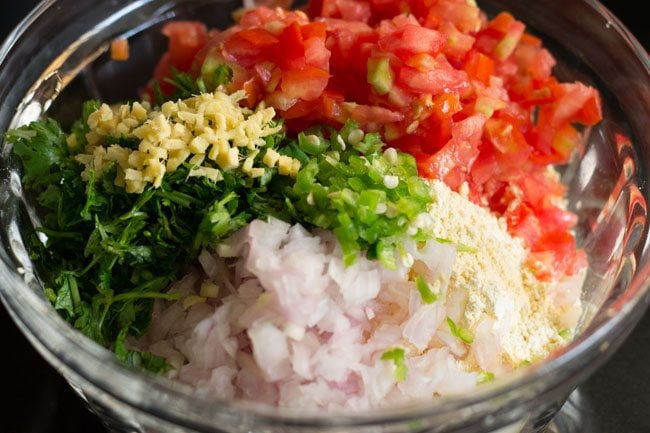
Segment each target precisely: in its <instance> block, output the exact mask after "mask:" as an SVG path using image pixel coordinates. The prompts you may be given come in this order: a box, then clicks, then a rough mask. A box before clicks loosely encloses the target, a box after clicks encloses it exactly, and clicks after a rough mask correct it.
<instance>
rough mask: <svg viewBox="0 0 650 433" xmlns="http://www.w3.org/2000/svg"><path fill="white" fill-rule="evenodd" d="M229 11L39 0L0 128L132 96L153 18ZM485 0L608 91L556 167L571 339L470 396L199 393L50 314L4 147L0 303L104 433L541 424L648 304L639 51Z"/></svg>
mask: <svg viewBox="0 0 650 433" xmlns="http://www.w3.org/2000/svg"><path fill="white" fill-rule="evenodd" d="M238 6H239V4H238V3H236V2H232V1H214V0H212V1H209V0H202V1H199V0H196V1H190V0H187V1H181V0H177V1H165V2H163V1H159V0H149V1H142V0H141V1H130V2H128V1H127V2H125V1H118V0H113V1H107V2H102V3H99V4H97V3H95V2H94V1H90V0H84V1H76V0H62V1H48V2H45V3H43V4H42V5H41V6H40V7H39V9H38V10H37V11H35V12H34V13H33V14H32V15H31V16H30V17H29V18H28V20H27V21H26V22H25V23H24V25H23V27H22V29H19V30H18V31H17V32H16V33H14V34H13V35H12V36H11V37H10V38H9V40H8V41H7V43H6V44H5V45H4V47H3V48H2V51H0V80H2V82H5V83H12V85H11V86H5V87H2V88H0V98H2V100H3V104H2V105H1V106H0V130H1V131H6V130H7V129H9V128H10V127H15V126H18V125H20V124H23V123H26V122H28V121H30V120H35V119H36V118H38V117H39V116H41V115H43V114H44V113H47V114H49V115H52V116H54V117H56V118H59V119H62V120H64V123H65V121H71V120H72V119H74V118H75V117H76V115H77V113H79V112H80V107H81V104H82V102H83V101H85V100H86V99H89V98H101V99H103V100H106V101H108V102H117V101H121V100H125V99H133V98H136V97H137V94H138V89H140V88H141V87H142V86H144V85H145V84H146V81H147V79H148V78H149V77H150V76H151V73H152V68H153V67H152V65H154V64H155V61H156V60H157V58H158V56H159V55H160V54H161V53H162V51H163V50H164V48H165V39H164V37H163V36H162V35H161V34H160V32H159V30H160V24H161V23H162V22H165V21H167V20H170V19H174V18H181V19H191V18H199V17H200V19H201V20H203V21H206V22H207V24H208V25H210V26H217V27H218V26H223V25H224V24H225V23H227V22H229V21H230V16H231V12H232V11H234V10H235V9H236V8H237V7H238ZM481 6H482V7H489V8H491V9H489V10H493V11H496V10H503V9H506V10H510V11H511V12H512V13H513V14H514V15H515V16H517V17H519V18H520V19H522V20H523V21H525V22H526V23H528V24H529V26H530V27H529V28H530V29H531V30H532V31H534V32H536V33H537V34H539V35H540V36H541V37H542V38H543V40H544V41H545V43H546V44H547V46H548V47H549V49H551V51H552V52H553V53H554V55H556V57H557V58H558V59H559V61H560V64H559V66H558V69H557V71H558V75H559V76H560V78H561V79H563V80H575V79H579V80H583V81H587V82H590V83H592V84H594V85H595V86H596V87H598V88H599V89H600V90H601V92H602V95H603V102H604V110H605V117H606V119H607V120H606V121H604V122H603V123H602V124H600V125H598V126H597V127H595V128H593V129H592V130H591V131H590V132H589V134H588V135H587V139H586V141H585V145H584V150H583V152H582V153H581V155H579V156H577V157H576V159H575V160H574V161H573V163H572V164H570V165H569V166H568V167H566V169H565V170H564V172H563V179H564V180H565V182H566V183H567V185H568V187H569V196H570V200H569V205H570V207H571V208H572V209H573V210H574V211H575V212H576V213H577V214H578V215H579V217H580V223H579V227H578V236H579V239H580V242H581V244H582V246H583V247H584V248H585V250H586V251H587V253H588V254H589V256H590V271H589V275H588V277H587V280H586V282H585V288H584V293H583V300H584V301H585V303H586V304H587V305H588V306H589V308H586V309H585V311H584V314H583V318H582V322H581V323H582V325H581V329H582V333H581V335H580V336H579V337H578V338H577V339H576V341H575V342H573V343H572V344H571V345H570V347H568V348H567V349H565V350H563V351H561V352H560V353H557V354H555V355H554V357H553V359H551V360H549V362H546V363H541V364H538V365H533V366H531V367H529V368H526V369H522V370H520V371H518V372H515V373H514V374H512V375H511V376H509V377H507V378H504V379H503V380H502V381H497V382H496V383H494V384H490V385H486V386H484V387H481V389H480V390H477V392H476V393H474V394H472V395H470V396H465V397H461V398H450V399H445V400H440V401H436V402H432V403H431V404H429V405H414V406H412V407H406V408H395V409H388V410H383V411H381V412H378V411H374V412H373V411H371V412H368V413H364V414H359V415H351V414H327V415H324V414H322V413H310V414H304V413H296V412H291V411H288V410H277V409H274V408H268V407H260V406H257V405H254V404H251V403H246V402H217V403H215V402H206V401H201V400H199V399H197V398H195V397H192V396H191V395H190V394H191V393H190V390H188V389H187V388H185V387H183V386H181V385H179V384H176V383H170V382H168V381H166V380H164V379H162V378H159V377H149V376H145V375H139V374H135V373H133V372H130V371H127V370H125V369H123V368H122V367H121V366H120V365H119V364H118V363H117V362H116V361H115V360H114V359H113V356H112V354H111V353H109V352H108V351H106V350H104V349H103V348H100V347H98V346H97V345H96V344H94V343H93V342H91V341H88V340H86V339H84V338H80V335H79V334H78V333H77V332H76V331H73V330H72V329H71V328H70V327H69V326H68V325H67V324H66V323H65V322H64V321H63V320H62V319H60V318H59V317H58V315H57V314H56V313H55V312H54V310H53V309H52V308H51V306H50V305H49V303H48V302H47V301H46V300H45V298H44V296H43V294H42V287H41V285H40V283H39V280H38V277H37V275H35V274H33V272H32V269H31V265H30V261H29V256H28V253H27V252H26V251H25V248H24V246H23V242H22V237H21V236H22V235H21V233H22V230H23V228H24V227H26V225H27V224H30V221H31V224H36V216H35V213H34V211H33V206H32V203H31V202H30V201H29V198H28V197H24V195H23V193H22V190H21V188H20V177H19V173H18V170H17V164H16V162H17V161H15V160H14V159H13V158H12V157H11V154H10V149H8V148H7V146H5V145H4V144H3V147H2V158H3V160H2V166H3V170H2V172H1V174H0V202H1V203H2V206H0V220H1V226H2V234H1V235H2V250H1V251H2V252H1V253H0V258H1V263H0V282H1V288H0V297H1V298H2V300H3V302H4V303H5V305H6V306H7V308H8V310H9V312H10V314H11V315H12V317H13V318H14V320H15V321H16V323H17V324H18V326H19V327H20V328H21V330H22V331H23V332H24V333H25V335H26V336H27V337H28V338H29V340H30V341H31V342H32V344H34V346H35V347H36V348H37V349H38V350H39V352H40V353H41V354H42V355H43V356H44V357H45V358H46V359H47V360H48V362H50V363H51V364H52V365H54V366H55V367H56V368H57V370H58V371H60V372H61V374H62V375H63V376H64V377H66V379H67V380H68V381H69V382H70V384H71V385H72V386H73V387H74V389H75V390H77V392H78V393H79V394H80V395H81V396H82V397H83V398H84V399H85V400H86V401H87V402H88V405H89V407H91V408H92V409H93V410H94V411H95V412H96V413H97V414H98V415H99V416H100V417H101V418H102V419H103V420H104V422H105V423H106V425H107V426H108V427H109V428H110V429H111V430H113V431H120V432H176V431H183V432H258V431H264V432H328V431H329V432H335V431H336V432H355V433H357V432H373V433H374V432H407V431H408V432H412V431H418V432H467V433H471V432H498V433H511V432H512V433H516V432H525V433H531V432H541V431H543V430H544V428H545V427H546V426H547V425H548V424H549V422H550V421H551V420H552V418H553V416H554V415H555V414H556V413H557V411H558V410H559V409H560V408H561V407H562V404H563V403H564V402H565V401H566V399H567V396H568V395H569V394H570V393H571V392H572V390H573V389H574V388H575V387H576V386H577V385H578V384H579V383H581V382H582V381H583V380H584V379H586V377H588V375H589V374H591V372H593V371H594V370H595V369H596V368H597V367H599V366H600V365H601V364H602V363H604V362H605V361H606V360H607V359H608V357H609V355H610V354H611V353H612V352H613V351H614V350H616V348H617V347H618V346H619V345H620V344H621V343H622V341H623V339H624V338H625V337H626V336H627V335H628V333H629V332H630V331H631V329H632V328H633V327H634V325H635V324H636V323H637V321H638V320H639V318H640V317H641V315H642V313H643V312H644V311H645V309H646V305H647V304H646V303H645V302H644V299H645V298H647V294H648V282H647V281H648V278H647V276H648V272H649V271H650V269H648V237H647V228H646V198H647V197H646V196H644V194H643V193H642V192H641V191H640V190H639V187H638V186H639V185H640V184H642V183H644V182H645V180H644V179H645V173H647V172H648V168H649V167H648V165H649V164H650V154H649V151H650V142H649V141H648V137H650V123H649V122H647V119H648V117H649V116H650V114H649V113H648V111H649V109H650V108H649V107H650V90H649V82H650V78H649V69H650V68H649V64H648V59H647V55H646V54H645V52H644V51H643V50H642V49H641V48H640V47H639V46H638V45H637V44H636V43H635V42H634V40H633V38H632V37H631V36H630V35H628V34H626V33H625V31H624V30H622V29H621V28H620V26H619V24H618V23H617V21H616V19H615V18H613V17H611V16H609V15H608V14H607V12H606V11H604V10H602V7H601V6H600V5H598V4H597V3H596V2H593V1H582V2H580V1H576V2H557V1H538V2H534V4H531V3H529V2H526V3H525V4H524V3H522V2H519V1H517V0H508V1H506V0H493V1H488V2H482V4H481ZM26 30H28V31H26ZM118 37H128V38H129V41H130V45H131V51H132V55H131V59H130V60H129V61H128V62H113V61H111V60H110V58H109V55H108V48H109V44H110V41H111V40H112V39H114V38H118ZM43 41H45V42H43ZM16 71H20V74H17V73H16ZM624 135H625V136H628V137H630V140H627V139H623V138H622V137H623V136H624ZM554 428H555V427H554ZM567 428H568V427H566V426H564V427H563V425H562V424H561V423H558V425H557V430H556V431H558V432H570V431H572V430H568V429H567Z"/></svg>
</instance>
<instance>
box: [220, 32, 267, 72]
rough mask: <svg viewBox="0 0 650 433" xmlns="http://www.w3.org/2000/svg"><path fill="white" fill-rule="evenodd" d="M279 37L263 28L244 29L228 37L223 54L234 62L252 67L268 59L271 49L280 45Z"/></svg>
mask: <svg viewBox="0 0 650 433" xmlns="http://www.w3.org/2000/svg"><path fill="white" fill-rule="evenodd" d="M278 42H279V40H278V38H277V37H275V35H273V34H272V33H271V32H269V31H268V30H265V29H262V28H252V29H244V30H241V31H239V32H237V33H235V34H233V35H232V36H231V37H230V38H228V39H227V40H226V41H225V42H224V44H223V56H224V58H225V59H226V60H227V61H229V62H232V63H236V64H238V65H239V66H242V67H244V68H250V67H252V66H254V65H255V64H256V63H258V62H263V61H266V60H267V55H268V53H269V51H270V50H272V49H273V48H275V46H277V45H278Z"/></svg>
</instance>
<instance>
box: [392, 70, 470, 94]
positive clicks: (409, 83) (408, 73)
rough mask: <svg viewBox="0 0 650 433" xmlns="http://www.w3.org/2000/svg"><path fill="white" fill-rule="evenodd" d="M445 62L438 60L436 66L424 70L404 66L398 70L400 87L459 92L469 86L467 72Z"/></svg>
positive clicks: (431, 91) (425, 91) (414, 90)
mask: <svg viewBox="0 0 650 433" xmlns="http://www.w3.org/2000/svg"><path fill="white" fill-rule="evenodd" d="M445 63H446V62H444V63H443V62H438V67H436V68H433V69H431V70H428V71H426V72H421V71H418V70H417V69H414V68H409V67H404V68H401V70H400V72H399V76H398V77H399V78H398V80H399V82H400V83H401V85H402V87H404V88H405V89H408V90H410V91H412V92H416V93H431V94H433V95H437V94H439V93H442V92H445V91H447V92H460V91H462V90H464V89H466V88H468V87H469V82H468V80H467V73H466V72H465V71H459V70H456V69H454V68H452V67H451V65H449V64H448V63H447V64H445Z"/></svg>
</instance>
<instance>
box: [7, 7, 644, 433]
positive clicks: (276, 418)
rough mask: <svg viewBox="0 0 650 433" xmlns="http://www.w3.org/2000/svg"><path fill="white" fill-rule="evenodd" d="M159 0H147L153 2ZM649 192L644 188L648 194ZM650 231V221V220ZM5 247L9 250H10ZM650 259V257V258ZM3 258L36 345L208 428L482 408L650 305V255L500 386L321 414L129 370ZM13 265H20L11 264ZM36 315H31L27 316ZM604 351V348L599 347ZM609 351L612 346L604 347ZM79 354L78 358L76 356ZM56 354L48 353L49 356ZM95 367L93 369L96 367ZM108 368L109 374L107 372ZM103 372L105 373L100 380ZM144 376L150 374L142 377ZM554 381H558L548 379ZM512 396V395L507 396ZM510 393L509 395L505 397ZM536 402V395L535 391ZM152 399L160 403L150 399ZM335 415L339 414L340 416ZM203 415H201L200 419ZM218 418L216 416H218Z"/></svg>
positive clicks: (14, 310) (133, 402) (111, 390)
mask: <svg viewBox="0 0 650 433" xmlns="http://www.w3.org/2000/svg"><path fill="white" fill-rule="evenodd" d="M150 1H154V0H142V1H141V3H147V2H150ZM583 2H584V3H586V4H587V5H588V6H590V7H591V8H593V9H594V10H595V11H596V12H597V13H598V14H599V15H600V16H601V17H602V18H603V19H605V20H606V21H607V22H608V23H610V24H611V26H612V27H613V29H614V30H615V31H616V32H617V33H618V34H619V35H620V36H621V37H622V38H624V39H625V40H626V41H627V43H628V45H629V46H630V47H632V49H633V51H634V53H635V55H636V57H637V59H638V60H639V61H640V63H641V64H642V65H643V66H644V68H645V71H646V72H647V76H648V77H650V57H649V56H648V53H647V52H646V50H645V49H644V48H643V47H642V46H641V44H640V43H639V42H638V40H637V39H636V37H635V36H634V35H633V34H632V33H631V32H630V31H629V30H628V29H627V28H626V27H625V26H624V25H623V24H622V23H621V22H620V20H619V19H618V18H617V17H616V16H614V15H613V14H612V13H611V12H610V11H609V10H608V9H607V8H606V7H605V6H604V5H602V4H601V3H600V2H599V1H597V0H583ZM57 3H58V1H57V0H43V1H42V2H41V3H39V4H38V5H37V6H36V8H34V9H33V10H32V11H31V12H30V14H29V15H27V17H25V19H24V20H23V21H22V22H21V23H20V24H19V25H18V26H17V27H16V28H14V30H13V31H12V32H11V33H10V34H9V36H8V37H7V38H6V39H5V41H4V42H3V44H2V46H1V47H0V65H1V64H2V63H3V62H4V60H5V58H6V57H7V56H8V54H9V53H10V51H11V50H12V48H13V47H14V45H15V43H16V42H17V41H18V40H19V39H20V38H21V37H22V36H23V35H24V34H25V33H26V32H28V31H29V29H30V26H31V25H32V24H33V23H34V22H35V21H36V20H37V19H38V17H40V16H41V15H42V14H44V13H46V12H47V11H48V10H49V9H50V7H52V6H54V5H55V4H57ZM646 195H647V192H646V193H644V194H643V196H644V197H645V196H646ZM646 231H647V225H646ZM2 252H3V253H4V248H3V251H2ZM644 258H645V257H644ZM2 259H3V260H0V262H1V264H0V270H1V272H0V282H2V284H1V285H0V299H2V302H3V303H4V305H5V307H6V309H7V310H8V312H9V313H10V316H11V317H12V319H13V320H14V321H15V322H16V323H17V324H19V327H20V328H21V331H22V332H23V333H25V334H26V335H27V336H28V338H30V341H31V342H32V344H34V345H35V346H37V349H39V351H40V352H41V355H43V356H45V357H46V358H49V357H50V356H54V357H55V358H56V359H57V360H59V361H60V362H61V363H62V368H63V369H64V370H66V371H68V372H70V373H74V374H75V375H77V376H78V377H79V378H81V379H82V380H84V381H87V382H88V383H91V384H92V385H93V386H95V387H97V388H98V389H99V390H101V392H103V393H106V394H107V395H110V396H111V397H113V398H116V399H118V400H120V401H122V402H124V403H126V404H128V405H129V406H132V407H134V408H137V409H139V410H141V411H143V412H152V411H154V413H155V415H156V416H158V417H160V418H162V419H165V420H167V421H171V422H180V423H182V425H185V426H198V427H199V428H206V427H207V428H209V427H210V425H212V426H214V423H213V422H214V421H215V420H217V419H218V417H219V416H227V417H232V416H233V415H234V414H236V415H235V416H237V417H239V418H245V417H253V418H254V419H255V421H256V422H263V423H268V424H270V425H279V424H282V425H283V426H287V425H292V426H319V425H321V426H324V425H327V426H331V427H343V426H363V425H368V424H370V425H374V424H376V423H386V422H388V423H395V422H400V421H405V420H412V419H413V418H427V417H429V416H432V415H439V414H443V413H451V412H456V411H458V410H459V409H467V408H468V407H479V406H480V405H483V404H485V403H489V402H490V401H494V400H496V399H500V401H502V402H504V401H510V400H512V399H514V398H515V397H518V398H520V397H521V396H518V395H517V393H516V392H514V391H517V390H521V389H526V388H534V384H536V383H539V381H540V380H542V379H546V380H547V381H548V380H549V378H553V377H555V380H557V378H559V377H562V375H560V374H557V373H558V372H559V371H560V370H561V369H562V368H563V367H565V366H566V365H568V364H569V363H570V361H571V360H573V359H576V358H580V357H583V356H585V357H586V356H588V355H589V352H590V351H592V349H593V348H594V347H597V346H598V347H600V346H602V345H603V344H608V343H607V342H606V340H607V338H608V337H609V336H610V335H612V334H613V333H615V332H617V331H618V332H622V330H623V328H626V326H627V325H628V320H629V319H630V318H631V317H633V316H634V315H635V314H636V319H637V320H638V319H639V318H640V317H641V314H642V313H643V312H644V311H645V310H646V309H647V307H648V305H647V304H648V302H650V297H649V296H648V295H649V294H650V259H649V260H644V261H642V263H639V267H638V268H637V269H636V272H635V273H634V277H633V279H632V281H631V282H630V284H629V286H628V288H627V290H628V291H630V290H631V291H632V293H633V296H632V297H630V298H629V299H627V300H626V302H625V304H624V305H622V306H621V308H620V311H618V312H617V313H616V314H614V315H612V316H611V317H610V318H609V320H607V321H604V322H602V323H599V324H597V326H596V327H595V328H594V329H591V327H589V328H588V330H587V331H588V332H584V333H583V334H582V335H580V336H579V337H578V338H576V339H575V340H573V341H572V342H571V343H570V344H569V345H567V346H565V347H563V348H562V349H561V350H560V351H559V352H558V353H557V355H556V356H554V357H553V358H552V359H550V360H545V361H544V362H542V363H540V364H533V365H531V366H528V367H525V368H520V369H518V370H516V371H514V372H512V373H509V374H508V375H506V376H505V377H503V378H502V379H500V380H498V381H496V382H495V383H493V384H485V385H483V386H481V387H478V388H476V389H475V390H474V391H473V392H472V395H454V396H449V397H444V398H440V399H434V400H432V401H427V402H418V403H415V404H412V405H407V406H400V407H399V408H389V409H386V408H381V409H372V410H368V411H365V412H355V413H348V412H346V413H331V412H328V413H314V414H309V415H307V416H306V415H305V414H304V413H298V412H295V411H293V410H287V409H284V408H280V409H278V408H272V407H268V406H266V405H260V404H255V403H250V402H237V401H227V400H216V401H215V400H206V399H202V398H200V397H198V396H196V395H192V394H191V388H190V387H189V386H186V385H182V384H179V383H177V382H172V381H170V380H168V379H165V378H162V377H158V376H154V375H151V374H146V373H145V374H144V375H143V374H142V373H137V372H134V371H131V370H128V369H126V368H124V367H123V366H122V364H120V363H119V362H118V361H117V360H116V359H115V357H114V356H113V353H112V352H110V351H109V350H107V349H105V348H103V347H101V346H100V345H98V344H97V343H95V342H94V341H92V340H90V339H88V338H85V337H84V338H79V336H81V333H80V332H78V331H76V330H75V329H74V328H72V327H71V326H70V325H69V324H68V323H67V322H66V321H65V320H64V319H62V318H61V317H60V316H59V314H58V313H57V312H56V311H55V310H54V309H53V308H52V307H51V304H50V303H49V302H48V301H47V300H45V299H44V298H43V297H41V296H39V295H38V294H37V293H36V292H34V291H33V290H31V289H30V288H29V287H28V285H27V284H26V283H25V281H24V279H23V278H22V276H21V275H20V274H19V273H18V272H17V271H16V269H14V268H11V267H10V266H8V263H7V262H5V257H4V256H3V257H2ZM12 264H14V263H12ZM29 318H31V320H26V319H29ZM600 349H603V348H602V347H600ZM604 350H607V348H604ZM69 353H73V354H74V356H70V355H69ZM48 360H49V359H48ZM89 366H91V367H92V368H89ZM104 372H108V374H103V373H104ZM98 376H102V377H101V378H100V377H98ZM143 379H144V380H143ZM551 382H553V379H551V380H550V381H549V382H547V384H548V383H551ZM147 394H149V395H155V396H156V397H163V398H161V399H160V400H161V401H163V402H168V401H174V402H176V403H179V402H182V403H183V404H182V405H177V404H174V405H172V406H171V410H170V408H169V407H166V408H165V410H164V411H163V410H161V409H160V408H158V405H157V403H156V401H155V400H153V399H149V400H148V401H144V400H142V399H141V397H142V396H143V395H147ZM510 395H512V397H509V398H508V397H507V396H510ZM504 397H506V398H505V399H504ZM528 399H529V401H532V400H533V399H534V396H533V395H529V396H528ZM151 400H153V401H151ZM333 415H335V416H333ZM196 417H199V418H198V419H197V418H196ZM211 421H213V422H211Z"/></svg>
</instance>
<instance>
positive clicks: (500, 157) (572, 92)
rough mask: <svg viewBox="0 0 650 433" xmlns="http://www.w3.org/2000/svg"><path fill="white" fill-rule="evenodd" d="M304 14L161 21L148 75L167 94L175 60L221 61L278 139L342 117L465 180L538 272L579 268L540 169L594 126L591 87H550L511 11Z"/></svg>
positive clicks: (193, 68)
mask: <svg viewBox="0 0 650 433" xmlns="http://www.w3.org/2000/svg"><path fill="white" fill-rule="evenodd" d="M305 10H306V11H307V14H308V15H306V14H305V13H303V12H302V11H287V10H284V9H281V8H273V9H271V8H267V7H256V8H253V9H250V10H247V11H245V12H244V14H243V16H242V17H241V20H240V21H239V23H238V24H237V25H235V26H233V27H231V28H229V29H227V30H224V31H222V32H217V31H211V32H209V33H208V32H207V31H206V29H205V28H204V27H201V25H198V24H197V23H187V22H186V23H177V24H175V25H173V26H169V27H165V34H166V35H167V36H168V37H169V39H170V42H169V52H168V53H167V54H166V55H165V56H163V57H162V59H161V61H160V63H159V64H158V66H157V68H156V72H155V78H156V79H157V80H158V81H160V82H161V87H162V90H163V91H164V92H165V93H169V92H171V91H172V90H173V89H172V88H171V86H169V85H168V84H167V83H165V82H163V79H164V78H165V77H168V76H169V74H170V72H171V70H172V68H176V69H179V70H182V71H190V72H192V73H193V74H194V75H197V76H198V75H199V74H202V75H203V78H204V81H205V83H207V84H208V85H210V79H211V78H212V77H211V75H210V71H213V70H215V69H216V67H217V66H219V65H221V64H225V65H227V66H229V67H230V68H231V69H232V71H233V79H232V82H231V83H230V84H229V85H228V87H227V89H228V90H229V91H234V90H238V89H244V90H245V91H246V93H247V98H246V100H245V103H246V104H247V105H248V106H250V107H254V106H255V105H256V104H258V103H260V102H262V101H264V102H265V103H266V104H267V105H269V106H272V107H274V108H275V109H276V110H277V111H278V113H279V115H280V116H281V117H283V119H284V120H285V124H286V125H287V128H288V133H293V132H297V131H300V130H303V129H305V128H308V127H311V126H314V125H317V124H324V125H331V126H334V127H340V126H341V125H342V124H343V123H344V122H345V121H346V120H348V119H353V120H355V121H357V122H358V123H359V124H360V126H361V127H362V128H364V129H365V130H368V131H379V132H381V133H383V136H384V139H385V141H387V142H388V143H389V144H390V145H391V146H394V147H396V148H399V149H401V150H403V151H406V152H409V153H411V154H412V155H413V156H414V157H415V159H416V161H417V165H418V169H419V171H420V174H421V175H422V176H426V177H431V178H438V179H441V180H444V181H445V182H446V183H447V185H449V186H450V187H451V188H453V189H458V188H460V187H461V185H462V184H464V183H466V184H467V185H468V186H469V189H470V191H469V197H470V198H471V199H472V200H474V201H476V202H478V203H481V204H487V205H489V207H490V209H491V210H492V211H493V212H495V213H496V214H497V215H500V216H502V217H504V219H505V220H506V221H507V224H508V228H509V230H510V232H511V233H513V234H515V235H517V236H520V237H522V238H523V239H524V240H525V242H526V245H527V246H528V247H529V248H530V250H531V251H532V252H533V253H532V255H531V261H530V263H529V265H530V266H531V267H532V268H533V269H534V270H535V272H537V276H538V278H549V279H551V278H559V277H561V276H562V275H570V274H571V273H572V272H575V271H576V270H577V269H579V267H580V266H582V265H583V264H584V255H582V254H580V253H578V252H577V250H576V247H575V239H574V237H573V235H572V234H571V229H572V227H573V226H574V225H575V215H573V214H572V213H570V212H567V211H565V210H563V209H561V208H560V207H559V206H558V205H557V204H556V203H558V202H559V201H560V200H561V199H562V197H563V196H564V194H565V190H564V187H563V185H562V184H561V183H560V182H559V180H558V179H557V178H556V177H554V176H552V175H550V174H549V173H550V172H549V171H548V170H547V169H548V165H549V164H562V163H565V162H567V161H568V159H569V158H570V156H571V155H572V154H573V153H574V152H575V151H576V150H577V149H578V150H579V149H580V145H581V139H582V136H581V132H580V131H581V128H580V125H586V126H589V125H594V124H596V123H597V122H598V121H600V120H601V118H602V112H601V111H602V108H601V100H600V95H599V94H598V92H597V91H596V89H594V88H593V87H590V86H588V85H585V84H582V83H560V82H559V81H558V80H557V78H556V77H554V76H553V74H552V71H553V67H554V66H555V63H556V62H555V59H554V58H553V56H552V55H551V53H550V52H549V51H548V50H547V49H545V48H544V46H543V44H542V42H541V40H540V39H539V38H538V37H536V36H534V35H532V34H530V33H527V32H526V28H525V26H524V24H523V23H521V22H520V21H518V20H517V19H516V18H515V17H514V16H512V15H511V14H509V13H500V14H498V15H496V16H494V17H493V18H492V19H490V20H488V19H487V18H486V16H485V15H483V14H482V13H481V11H480V9H479V8H478V6H476V5H475V4H474V2H468V1H465V0H310V1H309V2H308V3H307V5H306V8H305ZM309 17H311V19H310V18H309ZM208 34H209V37H208ZM205 65H208V66H209V67H205V68H203V66H205ZM206 71H207V72H206Z"/></svg>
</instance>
